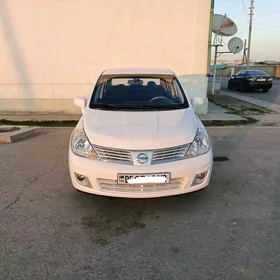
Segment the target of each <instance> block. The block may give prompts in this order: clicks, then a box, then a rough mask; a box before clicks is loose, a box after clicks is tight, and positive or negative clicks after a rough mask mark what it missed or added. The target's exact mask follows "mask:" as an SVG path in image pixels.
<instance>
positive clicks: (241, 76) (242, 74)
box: [234, 71, 246, 88]
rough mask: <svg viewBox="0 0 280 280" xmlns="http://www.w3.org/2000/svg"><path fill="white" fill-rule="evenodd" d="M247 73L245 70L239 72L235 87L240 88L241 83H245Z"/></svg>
mask: <svg viewBox="0 0 280 280" xmlns="http://www.w3.org/2000/svg"><path fill="white" fill-rule="evenodd" d="M245 78H246V75H245V71H240V72H238V73H237V75H236V78H235V85H234V86H235V87H237V88H239V87H240V85H241V84H242V83H243V81H244V80H245Z"/></svg>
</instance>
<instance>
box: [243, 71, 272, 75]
mask: <svg viewBox="0 0 280 280" xmlns="http://www.w3.org/2000/svg"><path fill="white" fill-rule="evenodd" d="M246 73H247V75H251V76H254V75H256V76H258V75H263V76H267V74H266V73H265V72H264V71H261V70H251V71H247V72H246Z"/></svg>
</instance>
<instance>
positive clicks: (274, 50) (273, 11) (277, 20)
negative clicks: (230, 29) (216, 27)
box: [212, 0, 280, 61]
mask: <svg viewBox="0 0 280 280" xmlns="http://www.w3.org/2000/svg"><path fill="white" fill-rule="evenodd" d="M249 6H250V0H215V11H214V13H215V14H227V16H228V17H229V18H230V19H232V20H233V21H234V22H235V23H236V25H237V27H238V32H237V33H236V34H235V35H234V37H235V36H236V37H240V38H241V39H243V40H244V39H247V38H248V30H249V15H248V14H249ZM228 41H229V39H228V38H226V37H224V42H225V43H227V42H228ZM219 51H227V47H225V48H224V49H222V48H220V49H219ZM212 52H213V50H212ZM218 59H229V60H234V59H242V53H239V54H236V55H233V54H223V55H221V56H220V57H219V58H218ZM251 59H253V60H266V59H268V60H279V61H280V0H256V1H255V10H254V20H253V32H252V45H251Z"/></svg>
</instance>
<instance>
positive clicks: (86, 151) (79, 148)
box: [71, 129, 99, 160]
mask: <svg viewBox="0 0 280 280" xmlns="http://www.w3.org/2000/svg"><path fill="white" fill-rule="evenodd" d="M71 149H72V152H73V153H74V154H76V155H78V156H81V157H86V158H91V159H96V160H99V157H98V155H97V154H96V152H95V151H94V149H93V148H92V146H91V144H90V142H89V140H88V138H87V136H86V134H85V132H84V130H83V129H77V130H75V131H74V132H73V133H72V137H71Z"/></svg>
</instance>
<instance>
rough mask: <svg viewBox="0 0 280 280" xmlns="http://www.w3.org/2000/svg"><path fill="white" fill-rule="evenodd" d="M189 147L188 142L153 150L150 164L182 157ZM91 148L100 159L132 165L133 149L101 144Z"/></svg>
mask: <svg viewBox="0 0 280 280" xmlns="http://www.w3.org/2000/svg"><path fill="white" fill-rule="evenodd" d="M189 147H190V144H187V145H182V146H177V147H171V148H164V149H159V150H154V151H153V157H152V161H151V164H159V163H164V162H168V161H176V160H180V159H184V156H185V154H186V152H187V151H188V149H189ZM93 148H94V150H95V151H96V153H97V154H98V156H99V157H100V159H101V160H102V161H108V162H115V163H121V164H130V165H133V158H132V152H135V151H129V150H122V149H115V148H107V147H101V146H94V147H93ZM139 153H145V150H144V151H139Z"/></svg>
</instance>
